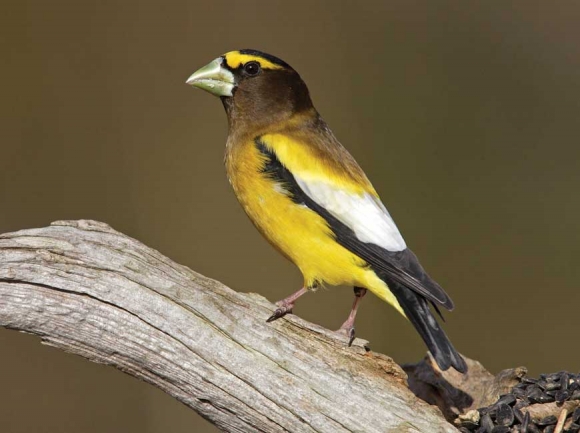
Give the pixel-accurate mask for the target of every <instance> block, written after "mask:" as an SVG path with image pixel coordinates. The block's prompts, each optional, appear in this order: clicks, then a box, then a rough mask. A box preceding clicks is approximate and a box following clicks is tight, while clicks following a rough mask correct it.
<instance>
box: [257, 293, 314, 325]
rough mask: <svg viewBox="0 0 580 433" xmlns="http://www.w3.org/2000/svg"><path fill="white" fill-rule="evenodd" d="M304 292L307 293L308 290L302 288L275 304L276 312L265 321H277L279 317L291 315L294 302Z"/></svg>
mask: <svg viewBox="0 0 580 433" xmlns="http://www.w3.org/2000/svg"><path fill="white" fill-rule="evenodd" d="M306 292H308V289H307V288H306V287H302V288H301V289H300V290H298V291H297V292H296V293H292V294H291V295H290V296H288V297H287V298H285V299H282V300H281V301H278V302H276V306H277V307H278V308H277V309H276V311H274V314H272V315H271V316H270V317H268V320H266V322H273V321H274V320H277V319H279V318H280V317H284V316H285V315H286V314H288V313H291V312H292V308H294V302H296V299H298V298H299V297H300V296H302V295H303V294H305V293H306Z"/></svg>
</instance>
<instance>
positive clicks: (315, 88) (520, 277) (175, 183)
mask: <svg viewBox="0 0 580 433" xmlns="http://www.w3.org/2000/svg"><path fill="white" fill-rule="evenodd" d="M1 9H2V11H1V14H0V59H1V65H0V90H1V91H0V98H1V99H0V119H1V120H0V122H1V127H0V146H1V152H0V232H9V231H14V230H19V229H24V228H30V227H40V226H46V225H47V224H49V223H50V222H51V221H53V220H58V219H77V218H90V219H96V220H100V221H104V222H107V223H109V224H110V225H112V226H113V227H114V228H116V229H118V230H120V231H122V232H124V233H127V234H129V235H131V236H133V237H136V238H138V239H140V240H142V241H143V242H145V243H146V244H148V245H150V246H152V247H154V248H156V249H158V250H159V251H161V252H163V253H164V254H166V255H167V256H169V257H171V258H172V259H174V260H176V261H177V262H179V263H183V264H185V265H187V266H189V267H191V268H193V269H195V270H196V271H198V272H201V273H203V274H205V275H208V276H210V277H213V278H216V279H218V280H221V281H223V282H224V283H226V284H228V285H229V286H231V287H232V288H234V289H235V290H238V291H256V292H259V293H262V294H264V295H265V296H266V297H268V299H270V300H272V301H275V300H277V299H279V298H281V297H284V296H286V295H288V294H289V293H291V292H292V291H294V290H296V289H298V288H299V287H300V284H301V278H300V275H299V273H298V271H297V270H296V269H295V268H294V267H293V266H292V265H291V264H290V263H288V262H286V261H285V259H283V258H282V257H281V256H279V255H278V254H277V253H276V252H275V251H274V250H273V249H272V248H271V247H270V246H269V245H268V244H267V243H266V242H265V241H264V240H263V239H262V238H261V237H260V236H259V234H258V233H257V232H256V231H255V230H254V228H253V227H252V225H251V224H250V223H249V221H248V220H247V219H246V217H245V215H244V214H243V212H242V210H241V209H240V208H239V206H238V204H237V202H236V200H235V198H234V196H233V194H232V192H231V191H230V188H229V185H228V183H227V180H226V178H225V173H224V168H223V165H222V156H223V150H224V143H225V139H226V135H227V125H226V118H225V115H224V113H223V109H222V107H221V104H220V101H219V100H217V99H216V98H214V97H212V96H211V95H209V94H207V93H204V92H201V91H199V90H195V89H191V88H189V87H188V86H186V85H185V84H184V81H185V80H186V78H187V77H188V76H189V75H190V74H191V73H192V72H194V71H195V70H196V69H197V68H198V67H201V66H203V65H205V64H206V63H208V62H209V61H210V60H212V59H214V58H215V57H217V56H218V55H220V54H222V53H224V52H226V51H230V50H233V49H239V48H256V49H261V50H263V51H266V52H269V53H272V54H274V55H277V56H279V57H281V58H282V59H284V60H286V61H287V62H288V63H290V64H291V65H293V66H294V67H295V68H296V69H297V70H298V71H299V72H300V73H301V75H302V76H303V78H304V79H305V81H306V82H307V84H308V85H309V87H310V90H311V93H312V97H313V99H314V102H315V104H316V106H317V107H318V109H319V111H320V112H321V113H322V115H323V116H324V117H325V119H326V120H327V121H328V123H329V124H330V125H331V127H332V128H333V130H334V132H335V133H336V134H337V136H338V137H339V139H340V140H341V141H342V142H343V143H344V144H345V145H346V146H347V147H348V148H349V149H350V150H351V152H352V153H353V154H354V156H355V157H356V158H357V159H358V161H359V162H360V164H361V165H362V167H363V168H364V169H365V171H366V172H367V174H368V176H369V177H370V179H371V180H372V181H373V183H374V185H375V187H376V188H377V190H378V191H379V193H380V194H381V196H382V197H383V200H384V202H385V203H386V205H387V207H388V208H389V210H390V211H391V214H392V215H393V216H394V218H395V220H396V221H397V223H398V225H399V228H400V229H401V231H402V232H403V234H404V236H405V238H406V240H407V243H408V244H409V246H410V247H411V248H412V249H413V250H414V251H415V252H416V254H417V255H418V256H419V258H420V259H421V261H422V263H423V264H424V266H425V267H426V268H427V269H428V270H429V272H430V273H431V274H432V275H433V276H434V277H435V278H436V279H437V280H438V281H439V282H440V283H441V284H442V285H443V286H444V287H445V288H446V290H447V291H448V293H449V294H450V295H451V296H452V298H453V299H454V301H455V303H456V310H455V311H454V312H453V313H448V314H446V318H447V324H446V326H445V327H446V330H447V332H448V334H449V335H450V337H451V339H452V340H453V342H454V344H455V346H456V347H457V348H458V349H459V350H460V351H461V352H463V353H465V354H466V355H468V356H470V357H472V358H475V359H478V360H480V361H481V362H482V363H483V364H484V365H485V366H486V367H488V368H489V369H490V370H491V371H493V372H497V371H499V370H501V369H503V368H508V367H514V366H518V365H526V366H528V367H529V368H530V370H531V373H532V374H533V375H537V374H539V373H541V372H552V371H558V370H562V369H567V370H572V371H578V369H579V368H580V359H579V358H580V348H579V345H578V311H579V310H578V308H579V307H578V305H579V303H580V291H579V282H578V280H579V277H580V272H579V271H578V260H579V259H580V234H579V233H580V232H579V225H580V198H579V194H578V184H579V181H580V162H579V161H580V150H579V143H580V140H579V136H580V48H579V47H580V42H579V41H580V26H579V25H578V22H580V3H578V2H577V1H568V2H565V1H563V2H536V1H517V2H513V1H507V2H487V1H485V2H483V1H482V2H460V1H455V2H454V1H427V0H425V1H418V2H404V1H399V2H392V1H386V2H385V1H369V2H354V1H353V2H336V1H326V2H320V1H314V2H311V1H294V2H288V3H287V2H279V1H267V2H266V1H263V2H255V1H249V0H247V1H243V2H225V1H211V2H202V1H197V0H189V1H170V2H148V1H117V2H115V1H102V2H88V1H81V2H79V1H59V0H55V1H51V2H45V1H4V2H3V3H2V8H1ZM351 301H352V292H351V289H350V288H339V289H335V290H329V291H319V292H318V293H316V294H313V295H309V296H306V297H304V298H303V299H301V301H300V303H299V304H298V307H297V308H296V309H295V312H296V313H297V314H299V315H301V316H302V317H305V318H307V319H309V320H312V321H315V322H318V323H321V324H323V325H324V326H328V327H330V328H337V327H338V326H339V325H340V324H341V323H342V321H343V320H344V319H345V317H346V315H347V313H348V309H349V308H350V304H351ZM357 333H358V335H359V336H360V337H363V338H366V339H368V340H370V341H371V344H372V348H373V349H374V350H377V351H381V352H383V353H387V354H388V355H390V356H392V357H394V358H395V360H397V361H398V362H401V363H403V362H414V361H417V360H419V359H420V358H421V357H422V356H423V354H424V353H425V347H424V345H423V343H422V342H421V340H420V339H419V337H418V335H417V334H416V332H415V331H414V329H413V328H412V326H411V325H410V324H408V323H406V322H405V320H404V319H403V318H401V317H399V316H398V315H397V314H396V313H395V311H394V310H393V309H392V308H390V307H389V306H388V305H386V304H384V303H382V302H380V301H378V299H376V298H374V297H373V296H367V297H366V298H365V299H364V302H363V305H362V307H361V311H360V317H359V320H358V324H357ZM0 389H1V392H0V430H1V431H2V432H3V433H16V432H127V431H139V432H151V433H153V432H193V431H195V432H210V431H214V428H213V427H211V426H210V425H209V424H208V423H207V422H205V421H203V420H201V419H200V418H199V417H198V416H197V415H196V414H195V413H193V412H192V411H190V410H189V409H187V408H186V407H185V406H183V405H181V404H179V403H177V402H176V401H173V400H172V399H171V398H169V397H168V396H166V395H164V394H163V393H161V392H160V391H158V390H156V389H154V388H153V387H151V386H149V385H147V384H145V383H142V382H139V381H137V380H135V379H133V378H130V377H129V376H126V375H124V374H122V373H120V372H118V371H116V370H114V369H113V368H110V367H104V366H99V365H95V364H91V363H88V362H86V361H84V360H83V359H81V358H78V357H75V356H72V355H67V354H64V353H62V352H60V351H58V350H56V349H53V348H49V347H44V346H41V345H40V343H39V339H38V338H36V337H32V336H26V335H23V334H18V333H15V332H13V331H6V330H0Z"/></svg>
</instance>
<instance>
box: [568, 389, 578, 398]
mask: <svg viewBox="0 0 580 433" xmlns="http://www.w3.org/2000/svg"><path fill="white" fill-rule="evenodd" d="M570 400H580V390H576V391H574V392H573V393H572V395H571V396H570Z"/></svg>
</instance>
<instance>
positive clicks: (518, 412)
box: [514, 405, 525, 424]
mask: <svg viewBox="0 0 580 433" xmlns="http://www.w3.org/2000/svg"><path fill="white" fill-rule="evenodd" d="M516 406H517V405H516ZM514 416H515V417H516V419H517V420H518V422H519V423H520V424H523V423H524V418H525V417H524V413H523V412H522V411H521V410H520V409H519V408H517V407H515V406H514Z"/></svg>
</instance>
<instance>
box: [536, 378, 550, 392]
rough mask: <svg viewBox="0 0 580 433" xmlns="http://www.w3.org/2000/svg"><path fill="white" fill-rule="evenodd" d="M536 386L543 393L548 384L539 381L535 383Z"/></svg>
mask: <svg viewBox="0 0 580 433" xmlns="http://www.w3.org/2000/svg"><path fill="white" fill-rule="evenodd" d="M536 385H538V386H539V387H540V388H542V390H544V391H545V390H546V386H547V385H548V382H546V381H545V380H539V381H538V383H536Z"/></svg>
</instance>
